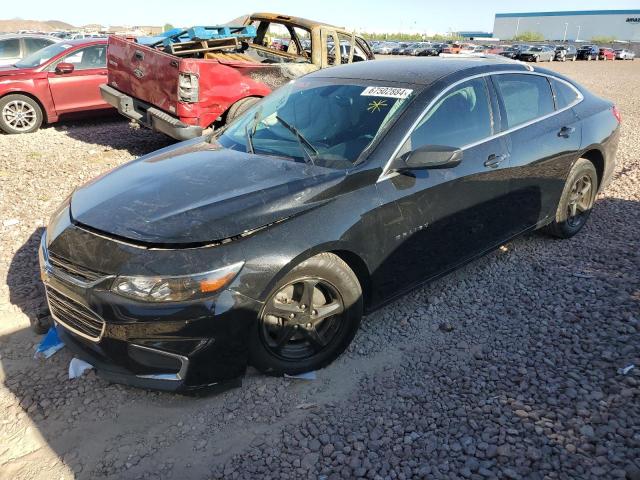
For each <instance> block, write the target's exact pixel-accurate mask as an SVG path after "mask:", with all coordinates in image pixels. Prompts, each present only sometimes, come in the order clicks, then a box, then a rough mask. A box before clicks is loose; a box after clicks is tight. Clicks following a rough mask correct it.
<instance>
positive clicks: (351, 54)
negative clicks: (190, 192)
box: [100, 13, 375, 140]
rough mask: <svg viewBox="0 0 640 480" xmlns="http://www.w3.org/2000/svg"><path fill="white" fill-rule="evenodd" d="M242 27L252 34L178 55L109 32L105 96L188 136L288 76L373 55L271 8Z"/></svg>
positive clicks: (342, 34)
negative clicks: (253, 35) (336, 46)
mask: <svg viewBox="0 0 640 480" xmlns="http://www.w3.org/2000/svg"><path fill="white" fill-rule="evenodd" d="M244 25H246V26H253V27H255V28H256V36H255V37H253V38H252V39H243V40H242V41H238V40H237V39H233V38H230V39H227V43H225V42H224V41H222V42H207V41H202V42H192V43H194V44H195V47H193V46H192V47H191V48H190V49H186V50H185V49H184V48H182V47H184V46H185V45H187V44H182V45H180V46H181V49H180V50H179V51H175V52H171V48H170V47H168V46H167V45H166V44H162V45H157V46H155V47H154V46H146V45H142V44H140V43H137V42H135V41H133V40H130V39H127V38H124V37H118V36H111V37H109V48H108V53H107V68H108V80H107V84H106V85H103V86H102V87H100V90H101V94H102V97H103V98H104V99H105V101H107V102H108V103H110V104H111V105H113V106H114V107H116V108H117V109H118V111H119V112H120V113H121V114H122V115H124V116H125V117H128V118H130V119H132V120H135V121H137V122H139V123H140V124H142V125H144V126H145V127H148V128H151V129H153V130H157V131H159V132H162V133H164V134H166V135H169V136H171V137H173V138H175V139H178V140H185V139H188V138H193V137H196V136H199V135H201V134H202V131H203V130H204V129H206V128H209V127H217V126H221V125H223V124H225V123H226V122H229V121H231V120H233V119H234V118H235V117H237V116H238V115H239V114H240V113H242V112H243V111H244V110H246V109H247V108H248V107H249V106H250V105H251V104H252V103H254V102H255V101H257V100H258V99H259V98H261V97H263V96H265V95H268V94H269V93H270V92H271V91H272V90H273V89H275V88H277V87H279V86H280V85H282V84H284V83H286V82H288V81H290V80H291V79H293V78H296V77H299V76H301V75H304V74H306V73H309V72H312V71H314V70H318V69H320V68H325V67H329V66H332V65H339V64H341V63H351V62H356V61H363V60H373V59H374V58H375V57H374V55H373V53H372V51H371V48H370V47H369V45H368V44H367V42H366V41H365V40H364V39H363V38H360V37H357V36H355V35H354V34H352V33H349V32H347V31H346V30H342V29H340V28H337V27H333V26H330V25H326V24H321V23H318V22H313V21H310V20H305V19H302V18H296V17H289V16H285V15H277V14H269V13H257V14H253V15H251V16H249V17H247V19H246V20H245V22H244ZM336 44H339V45H340V48H339V49H336V48H335V45H336ZM220 45H221V46H220ZM168 50H169V52H168ZM336 52H339V53H338V54H336ZM340 52H346V53H344V54H343V53H340Z"/></svg>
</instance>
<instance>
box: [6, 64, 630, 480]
mask: <svg viewBox="0 0 640 480" xmlns="http://www.w3.org/2000/svg"><path fill="white" fill-rule="evenodd" d="M547 65H549V67H550V68H553V69H557V70H559V71H561V72H563V73H566V74H568V75H570V76H572V77H574V78H576V79H577V80H578V81H580V82H582V83H583V84H585V85H586V86H588V87H589V88H591V89H592V90H593V91H594V92H596V93H598V94H600V95H603V96H605V97H608V98H611V99H612V100H614V101H615V102H616V103H617V105H618V106H619V107H620V110H621V112H622V116H623V129H622V139H621V143H620V149H619V153H618V167H617V171H616V175H615V180H614V182H613V184H612V185H611V186H610V187H609V188H608V189H607V190H606V191H605V192H603V193H602V194H601V195H600V196H599V198H598V201H597V205H596V207H595V210H594V212H593V215H592V217H591V220H590V222H589V224H588V225H587V227H586V228H585V230H583V232H582V233H581V234H580V235H578V236H577V237H576V238H574V239H572V240H570V241H557V240H551V239H548V238H546V237H543V236H542V235H538V234H534V235H530V236H527V237H525V238H522V239H519V240H517V241H514V242H512V243H510V244H508V245H506V246H504V247H503V248H501V249H500V250H499V251H496V252H495V253H493V254H491V255H489V256H487V257H485V258H483V259H481V260H479V261H476V262H474V263H473V264H471V265H469V266H467V267H465V268H464V269H462V270H460V271H458V272H456V273H454V274H452V275H449V276H448V277H446V278H444V279H442V280H439V281H437V282H435V283H432V284H431V285H429V286H428V287H426V288H423V289H420V290H418V291H415V292H413V293H411V294H409V295H407V296H405V297H404V298H402V299H400V300H398V301H396V302H394V303H393V304H391V305H389V306H387V307H386V308H384V309H382V310H380V311H378V312H376V313H374V314H372V315H370V316H369V317H367V318H366V319H365V321H364V324H363V328H362V330H361V332H360V333H359V335H358V336H357V337H356V340H355V342H354V344H353V345H352V347H351V348H350V350H349V352H348V353H347V354H345V355H343V356H342V357H341V358H340V359H339V361H337V362H336V363H335V364H333V365H332V366H330V367H329V368H327V369H325V370H323V371H320V372H318V378H317V380H314V381H304V380H291V379H284V378H270V377H264V376H261V375H259V374H257V373H255V372H253V371H252V372H250V373H249V375H248V376H247V378H246V380H245V382H244V385H243V387H242V388H240V389H236V390H232V391H229V392H226V393H223V394H220V395H217V396H209V397H204V398H193V397H185V396H179V395H172V394H166V393H157V392H147V391H143V390H138V389H134V388H129V387H123V386H119V385H110V384H108V383H106V382H104V381H102V380H100V379H98V378H96V376H95V375H94V374H93V373H89V374H87V375H85V376H83V377H82V378H80V379H76V380H68V379H67V367H68V364H69V361H70V359H71V356H70V354H69V352H67V351H65V350H62V351H60V352H58V353H57V354H56V355H54V356H53V357H52V358H50V359H49V360H46V361H45V360H35V359H34V358H33V353H34V348H35V346H36V345H37V344H38V342H39V341H40V338H41V337H39V336H37V335H35V334H34V333H32V331H31V329H30V328H29V323H30V321H32V320H33V319H34V318H35V317H36V315H37V313H38V311H39V310H40V309H41V308H42V307H43V303H44V299H43V296H42V289H41V287H40V285H39V280H38V273H37V255H36V249H37V244H38V239H39V237H40V235H41V233H42V228H43V225H44V224H45V223H46V222H47V219H48V217H49V215H50V214H51V212H52V210H53V209H54V208H55V206H56V205H57V204H58V203H59V202H61V201H62V200H63V199H64V197H65V196H66V195H68V194H69V192H70V191H71V190H72V188H73V187H74V186H75V185H77V184H79V183H81V182H84V181H86V180H88V179H90V178H92V177H94V176H95V175H97V174H99V173H101V172H104V171H106V170H108V169H110V168H112V167H114V166H116V165H119V164H121V163H123V162H125V161H127V160H130V159H132V158H134V157H135V156H137V155H140V154H143V153H145V152H149V151H152V150H154V149H157V148H159V147H161V146H164V145H166V144H168V143H169V142H168V140H167V139H165V138H163V137H161V136H159V135H155V134H153V133H151V132H148V131H145V130H132V129H130V127H129V126H128V124H127V123H125V122H122V121H120V120H117V119H106V120H100V121H84V122H80V121H78V122H73V123H64V124H59V125H57V126H54V127H48V128H44V129H43V130H41V131H40V132H38V133H36V134H32V135H28V136H7V135H0V205H1V209H0V234H1V242H0V278H2V280H3V281H2V283H0V381H1V383H0V409H2V410H3V412H4V414H3V415H2V417H1V419H0V478H2V479H16V480H17V479H27V478H29V479H53V478H61V479H66V478H74V477H75V478H87V479H88V478H91V479H94V478H113V479H119V478H154V479H155V478H220V477H227V478H237V477H242V478H263V477H273V478H307V477H310V478H354V477H365V478H399V479H401V478H415V477H423V478H477V479H480V478H511V479H517V478H550V479H551V478H590V477H592V478H598V479H603V478H625V476H626V477H627V478H629V479H638V478H640V387H639V385H640V308H639V307H640V268H639V267H640V241H639V239H638V237H639V235H638V234H639V233H640V209H639V208H638V206H639V203H638V202H640V156H639V154H638V151H639V149H640V93H638V92H640V61H636V62H615V63H614V62H589V63H587V62H576V63H566V64H545V65H544V66H545V67H546V66H547ZM15 221H17V223H16V222H15ZM629 364H635V365H636V366H637V367H636V368H635V369H633V370H631V371H630V372H629V373H628V374H627V375H622V374H621V373H619V372H618V369H619V368H621V367H624V366H626V365H629Z"/></svg>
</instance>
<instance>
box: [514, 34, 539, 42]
mask: <svg viewBox="0 0 640 480" xmlns="http://www.w3.org/2000/svg"><path fill="white" fill-rule="evenodd" d="M513 39H514V40H517V41H519V42H541V41H542V40H544V35H542V34H541V33H538V32H522V33H520V34H518V35H516V36H515V37H513Z"/></svg>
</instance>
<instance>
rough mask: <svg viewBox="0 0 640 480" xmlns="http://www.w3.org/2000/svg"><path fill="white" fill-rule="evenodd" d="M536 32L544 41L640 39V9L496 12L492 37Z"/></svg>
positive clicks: (510, 36)
mask: <svg viewBox="0 0 640 480" xmlns="http://www.w3.org/2000/svg"><path fill="white" fill-rule="evenodd" d="M523 32H536V33H540V34H542V35H543V36H544V38H545V40H571V41H590V40H591V39H592V38H593V37H612V38H614V39H616V40H631V41H636V42H638V41H640V10H582V11H575V12H529V13H497V14H496V17H495V20H494V23H493V36H494V37H497V38H500V39H505V40H506V39H511V38H513V37H515V36H516V35H518V34H521V33H523Z"/></svg>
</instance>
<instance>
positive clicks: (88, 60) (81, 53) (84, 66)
mask: <svg viewBox="0 0 640 480" xmlns="http://www.w3.org/2000/svg"><path fill="white" fill-rule="evenodd" d="M60 62H64V63H71V64H72V65H73V66H74V68H75V70H90V69H92V68H105V67H106V66H107V46H106V45H94V46H93V47H87V48H83V49H82V50H76V51H75V52H71V53H70V54H69V55H67V56H66V57H64V58H63V59H62V60H60ZM60 62H58V63H60Z"/></svg>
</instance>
